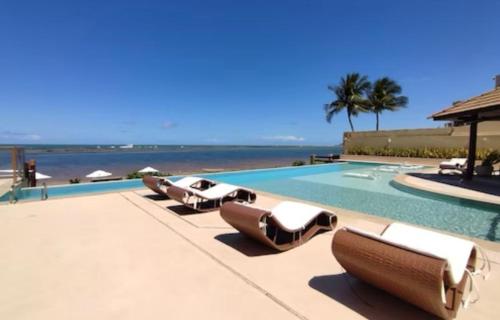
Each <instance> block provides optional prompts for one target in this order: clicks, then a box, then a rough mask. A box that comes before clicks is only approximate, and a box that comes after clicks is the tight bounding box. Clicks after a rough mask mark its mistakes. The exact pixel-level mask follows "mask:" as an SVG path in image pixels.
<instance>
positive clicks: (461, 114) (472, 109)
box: [431, 87, 500, 121]
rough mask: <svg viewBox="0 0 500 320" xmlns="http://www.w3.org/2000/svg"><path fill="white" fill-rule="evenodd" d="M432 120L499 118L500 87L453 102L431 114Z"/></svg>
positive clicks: (483, 119)
mask: <svg viewBox="0 0 500 320" xmlns="http://www.w3.org/2000/svg"><path fill="white" fill-rule="evenodd" d="M431 118H433V119H434V120H453V121H471V120H480V121H485V120H499V119H500V87H497V88H495V89H493V90H491V91H488V92H486V93H483V94H482V95H479V96H476V97H472V98H470V99H467V100H464V101H459V102H456V103H454V104H453V105H452V106H451V107H448V108H446V109H444V110H441V111H439V112H436V113H434V114H433V115H431Z"/></svg>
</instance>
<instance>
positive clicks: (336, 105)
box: [324, 73, 371, 131]
mask: <svg viewBox="0 0 500 320" xmlns="http://www.w3.org/2000/svg"><path fill="white" fill-rule="evenodd" d="M370 86H371V85H370V82H369V81H368V78H367V77H366V76H361V75H360V74H359V73H348V74H347V75H346V76H345V77H342V78H341V79H340V84H339V85H337V86H335V87H333V86H328V90H330V91H333V92H334V93H335V95H336V100H334V101H332V102H330V103H328V104H326V105H325V106H324V110H325V114H326V121H328V122H329V123H330V122H331V121H332V117H333V115H335V114H337V113H339V112H341V111H342V110H343V109H346V110H347V119H348V120H349V125H350V126H351V131H354V126H353V124H352V119H351V117H352V116H354V117H356V116H357V115H358V114H359V113H360V112H367V111H368V109H367V108H368V102H367V100H366V99H365V94H366V93H367V92H368V90H369V89H370Z"/></svg>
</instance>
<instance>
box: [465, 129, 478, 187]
mask: <svg viewBox="0 0 500 320" xmlns="http://www.w3.org/2000/svg"><path fill="white" fill-rule="evenodd" d="M476 142H477V120H474V121H472V122H471V123H470V129H469V152H468V154H467V170H466V172H465V179H466V180H472V176H473V175H474V166H475V162H476Z"/></svg>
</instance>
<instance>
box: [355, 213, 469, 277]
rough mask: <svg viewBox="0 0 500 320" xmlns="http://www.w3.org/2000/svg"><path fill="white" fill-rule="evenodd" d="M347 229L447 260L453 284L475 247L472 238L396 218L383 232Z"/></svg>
mask: <svg viewBox="0 0 500 320" xmlns="http://www.w3.org/2000/svg"><path fill="white" fill-rule="evenodd" d="M346 229H348V230H350V231H353V232H355V233H358V234H361V235H364V236H368V237H370V238H373V239H375V240H379V241H382V242H386V243H388V244H391V245H395V246H398V247H402V248H405V249H408V250H411V251H414V252H417V253H420V254H424V255H426V256H431V257H436V258H440V259H443V260H446V261H447V263H448V272H449V274H450V281H451V282H452V283H453V284H457V283H459V282H460V280H462V276H463V274H464V271H465V268H466V266H467V262H468V261H469V257H470V254H471V251H472V249H473V248H474V243H473V242H471V241H467V240H463V239H460V238H456V237H452V236H449V235H446V234H442V233H438V232H434V231H429V230H426V229H422V228H417V227H413V226H409V225H406V224H403V223H397V222H395V223H392V224H390V225H389V226H388V227H387V228H386V230H385V231H384V233H382V235H378V234H375V233H372V232H366V231H363V230H360V229H358V228H353V227H347V228H346Z"/></svg>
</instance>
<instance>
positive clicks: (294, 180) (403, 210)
mask: <svg viewBox="0 0 500 320" xmlns="http://www.w3.org/2000/svg"><path fill="white" fill-rule="evenodd" d="M377 167H380V165H379V164H369V163H368V164H367V163H345V164H333V165H324V166H313V167H309V166H308V167H300V168H291V169H284V170H282V171H279V170H270V171H268V172H266V171H264V170H262V171H259V172H250V171H249V172H242V173H239V174H231V173H226V174H218V175H212V176H210V178H212V179H215V180H217V181H222V182H227V183H232V184H238V185H243V186H247V187H250V188H254V189H257V190H262V191H266V192H270V193H275V194H279V195H284V196H289V197H294V198H298V199H304V200H308V201H313V202H318V203H323V204H326V205H331V206H335V207H339V208H344V209H349V210H353V211H359V212H364V213H368V214H371V215H376V216H380V217H385V218H390V219H394V220H399V221H404V222H409V223H413V224H418V225H424V226H428V227H432V228H436V229H441V230H447V231H451V232H455V233H460V234H464V235H468V236H473V237H477V238H481V239H487V240H491V241H500V206H495V205H487V204H481V203H478V202H473V201H469V200H463V199H459V198H452V197H446V196H439V195H435V194H432V193H425V192H421V191H413V190H412V189H410V188H407V187H403V186H400V185H398V184H396V183H393V182H392V179H393V178H394V176H395V175H396V173H394V172H383V171H378V170H376V169H377ZM346 172H352V173H366V174H371V175H374V176H375V179H374V180H369V179H363V178H356V177H348V176H344V175H343V174H344V173H346Z"/></svg>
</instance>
